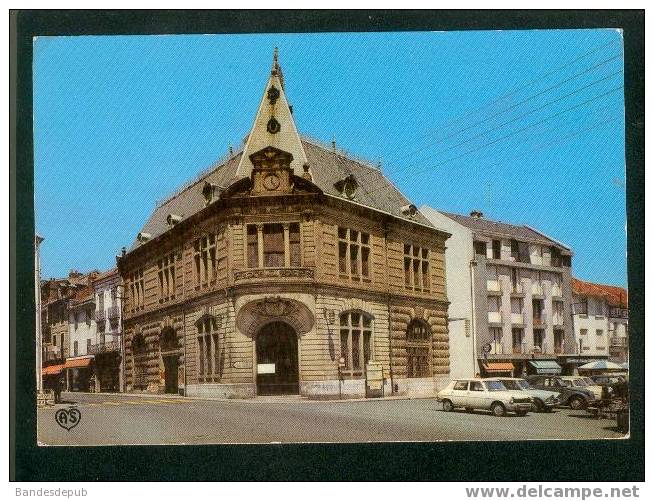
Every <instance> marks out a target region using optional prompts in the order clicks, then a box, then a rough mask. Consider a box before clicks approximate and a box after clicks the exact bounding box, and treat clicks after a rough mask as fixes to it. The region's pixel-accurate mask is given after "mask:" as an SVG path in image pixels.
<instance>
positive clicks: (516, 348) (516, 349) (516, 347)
mask: <svg viewBox="0 0 654 501" xmlns="http://www.w3.org/2000/svg"><path fill="white" fill-rule="evenodd" d="M512 348H513V350H512V351H513V353H514V354H521V353H525V346H524V343H520V344H515V343H514V344H513V347H512Z"/></svg>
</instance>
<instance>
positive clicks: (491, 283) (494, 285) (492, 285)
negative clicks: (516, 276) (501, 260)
mask: <svg viewBox="0 0 654 501" xmlns="http://www.w3.org/2000/svg"><path fill="white" fill-rule="evenodd" d="M486 290H487V291H489V292H501V291H502V287H501V285H500V281H499V280H486Z"/></svg>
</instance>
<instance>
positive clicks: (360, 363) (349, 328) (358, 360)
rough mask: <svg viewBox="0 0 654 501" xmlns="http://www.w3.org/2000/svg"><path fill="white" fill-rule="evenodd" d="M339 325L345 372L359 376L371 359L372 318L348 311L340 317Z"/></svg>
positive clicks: (361, 313) (362, 313) (364, 314)
mask: <svg viewBox="0 0 654 501" xmlns="http://www.w3.org/2000/svg"><path fill="white" fill-rule="evenodd" d="M340 323H341V355H342V356H343V357H344V358H345V372H346V373H348V374H350V375H352V376H360V375H362V374H363V369H364V368H365V366H366V364H367V363H368V362H369V361H370V360H371V359H372V351H371V348H372V344H371V338H372V317H371V316H370V315H368V314H366V313H364V312H355V311H349V312H346V313H343V314H342V315H341V322H340Z"/></svg>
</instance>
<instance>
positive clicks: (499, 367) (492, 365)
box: [484, 362, 514, 372]
mask: <svg viewBox="0 0 654 501" xmlns="http://www.w3.org/2000/svg"><path fill="white" fill-rule="evenodd" d="M484 369H486V372H513V369H514V367H513V363H512V362H487V363H485V364H484Z"/></svg>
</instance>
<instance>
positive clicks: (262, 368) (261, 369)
mask: <svg viewBox="0 0 654 501" xmlns="http://www.w3.org/2000/svg"><path fill="white" fill-rule="evenodd" d="M274 373H275V364H257V374H274Z"/></svg>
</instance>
